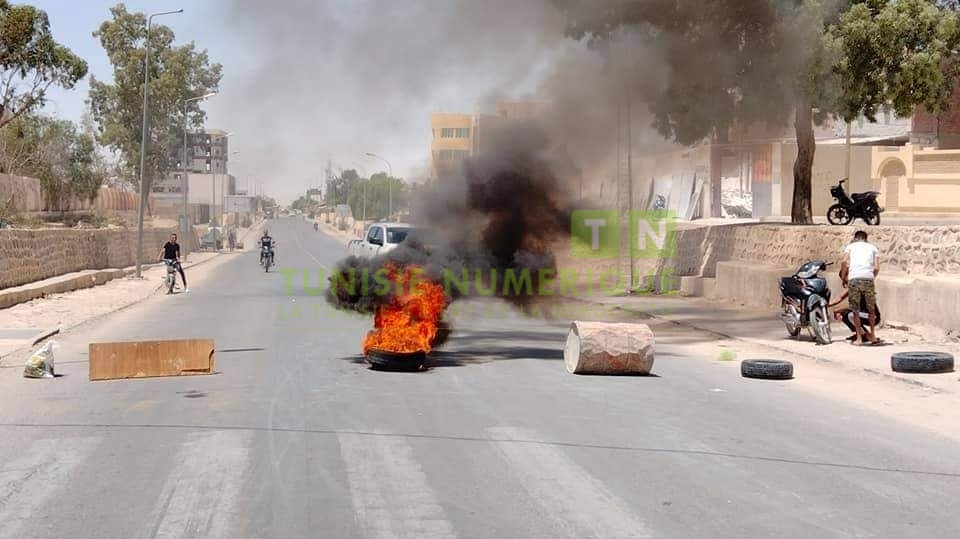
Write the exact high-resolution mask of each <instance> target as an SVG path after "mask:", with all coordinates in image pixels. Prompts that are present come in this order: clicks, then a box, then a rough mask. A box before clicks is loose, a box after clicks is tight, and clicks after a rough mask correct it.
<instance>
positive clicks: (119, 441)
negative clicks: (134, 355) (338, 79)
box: [0, 219, 960, 538]
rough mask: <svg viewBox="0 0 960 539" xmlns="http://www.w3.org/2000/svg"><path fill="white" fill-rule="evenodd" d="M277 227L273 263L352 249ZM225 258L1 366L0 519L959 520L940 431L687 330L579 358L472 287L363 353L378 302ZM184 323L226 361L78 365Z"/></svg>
mask: <svg viewBox="0 0 960 539" xmlns="http://www.w3.org/2000/svg"><path fill="white" fill-rule="evenodd" d="M271 233H272V235H273V236H274V237H275V238H276V239H277V240H278V242H279V250H278V265H279V267H281V268H294V269H297V270H304V269H306V270H311V271H314V272H315V271H316V269H318V267H321V266H325V267H327V268H329V267H330V266H332V265H333V263H334V262H335V260H336V259H337V258H338V257H339V256H340V254H341V253H342V252H343V248H342V246H341V245H340V244H338V243H337V242H335V241H334V240H332V239H330V238H327V237H325V236H323V235H321V234H319V233H317V232H314V231H313V230H312V228H311V227H310V226H309V225H308V224H307V223H304V222H302V221H297V220H293V219H289V220H284V221H275V222H273V223H272V224H271ZM231 256H234V257H235V258H234V259H233V260H230V261H229V262H226V263H224V264H222V265H220V266H218V267H217V268H215V271H214V272H212V274H211V275H208V276H203V277H198V278H196V279H192V280H191V283H190V284H191V289H192V292H191V293H190V294H186V295H177V296H174V297H169V296H158V297H155V298H152V299H150V300H148V301H147V302H145V303H142V304H140V305H138V306H136V307H133V308H131V309H129V310H127V311H124V312H122V313H118V314H116V315H113V316H111V317H109V318H106V319H103V320H100V321H98V322H96V323H94V324H91V325H89V326H87V327H84V328H81V329H79V330H76V331H72V332H70V333H69V334H67V335H64V336H63V339H62V340H61V344H62V346H63V347H62V349H60V350H58V351H57V370H58V371H59V373H61V374H62V375H63V376H62V377H60V378H57V379H54V380H26V379H23V378H21V377H20V374H21V369H20V368H19V367H16V368H5V369H3V370H2V372H0V418H2V421H0V538H13V537H16V538H24V537H70V538H87V537H89V538H114V537H115V538H134V537H225V538H238V537H278V538H292V537H331V538H341V537H343V538H351V537H369V538H386V537H419V538H445V537H478V538H480V537H483V538H486V537H518V538H519V537H537V538H557V537H570V538H586V537H602V538H621V537H710V538H728V537H729V538H743V537H778V538H785V537H797V538H801V537H803V538H809V537H818V538H822V537H891V538H893V537H896V538H901V537H960V517H958V516H957V514H956V512H955V510H954V503H955V502H954V500H956V499H957V497H958V496H960V463H958V461H957V460H956V458H955V455H956V452H957V449H958V447H957V444H956V443H954V442H952V441H949V440H948V439H945V438H939V437H937V436H935V435H933V434H931V433H929V432H928V431H920V430H919V429H914V428H912V427H910V426H908V425H905V424H902V423H898V422H894V421H892V420H890V419H887V418H885V417H881V416H879V415H875V414H873V413H871V412H867V411H865V410H862V409H859V408H856V407H852V406H850V405H848V404H842V403H841V401H839V400H828V399H825V398H823V397H820V396H814V395H813V394H811V393H809V392H807V391H805V390H804V389H803V387H802V386H801V385H799V384H797V383H796V382H795V381H793V382H763V381H748V380H745V379H741V378H740V377H739V375H738V371H737V369H736V367H735V366H734V365H729V364H728V365H722V364H719V363H717V362H716V361H713V358H705V357H696V356H695V355H691V354H690V353H689V352H688V351H687V349H686V348H685V347H684V346H682V345H679V344H678V345H672V346H671V345H667V346H659V347H658V355H657V359H656V364H655V366H654V371H655V373H656V375H657V376H655V377H642V378H635V377H587V376H573V375H569V374H567V373H566V371H565V370H564V368H563V365H562V360H561V346H562V343H563V339H564V334H565V329H564V327H565V323H564V322H563V321H554V322H550V323H547V322H545V321H542V320H536V319H531V318H521V317H517V316H515V315H509V316H506V317H502V318H501V317H499V316H497V315H494V316H493V317H486V316H484V315H482V314H483V313H486V307H485V306H484V305H479V304H476V305H475V307H476V309H473V310H472V311H471V312H472V313H473V316H472V317H467V315H466V314H463V315H462V316H461V319H460V320H459V322H458V329H457V333H456V334H455V336H454V337H453V338H452V339H451V341H450V343H449V345H448V346H447V348H446V350H445V351H443V352H439V353H437V354H436V357H435V360H434V361H435V363H434V368H432V369H430V370H429V371H427V372H423V373H415V374H406V373H381V372H376V371H371V370H368V369H367V368H366V366H365V365H363V364H362V363H361V362H360V358H359V356H358V349H359V345H360V340H361V338H362V336H363V334H364V332H365V331H366V330H367V329H368V328H369V327H370V321H369V320H367V319H362V318H348V317H343V316H339V315H337V316H331V315H330V314H328V311H327V310H326V309H325V308H324V304H323V303H322V300H320V299H319V298H318V297H316V296H311V295H309V294H308V293H306V292H305V291H304V288H303V286H302V278H301V279H299V282H297V280H295V281H294V286H292V289H291V291H290V292H289V293H288V292H287V291H286V290H285V278H284V276H283V275H281V274H280V273H270V274H264V272H263V271H262V270H261V269H260V268H259V267H258V265H257V260H256V254H255V253H252V252H251V253H244V254H238V255H231ZM188 278H190V276H189V275H188ZM311 279H312V280H311V283H312V284H313V285H316V283H317V280H316V275H315V274H314V275H313V276H312V278H311ZM294 306H298V307H299V309H300V315H301V316H300V317H299V318H294V317H293V316H294V312H295V311H294V309H293V307H294ZM187 337H213V338H214V339H216V343H217V348H218V350H220V352H219V353H218V355H217V370H218V372H217V374H215V375H212V376H200V377H189V378H175V379H150V380H127V381H109V382H96V383H93V382H89V381H88V380H87V377H86V374H87V364H86V362H85V360H86V347H87V345H88V344H89V342H91V341H111V340H127V339H141V338H143V339H148V338H149V339H156V338H187ZM945 413H952V411H946V412H945Z"/></svg>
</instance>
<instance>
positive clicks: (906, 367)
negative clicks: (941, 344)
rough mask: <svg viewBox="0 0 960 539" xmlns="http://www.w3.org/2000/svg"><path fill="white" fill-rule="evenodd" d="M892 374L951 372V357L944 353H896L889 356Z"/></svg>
mask: <svg viewBox="0 0 960 539" xmlns="http://www.w3.org/2000/svg"><path fill="white" fill-rule="evenodd" d="M890 368H891V369H893V371H894V372H911V373H941V372H953V356H952V355H951V354H947V353H945V352H897V353H895V354H893V355H891V356H890Z"/></svg>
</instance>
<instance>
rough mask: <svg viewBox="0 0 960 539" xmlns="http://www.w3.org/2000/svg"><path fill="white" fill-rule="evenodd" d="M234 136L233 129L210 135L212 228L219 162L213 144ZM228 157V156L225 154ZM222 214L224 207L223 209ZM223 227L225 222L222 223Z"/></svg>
mask: <svg viewBox="0 0 960 539" xmlns="http://www.w3.org/2000/svg"><path fill="white" fill-rule="evenodd" d="M232 136H233V131H231V132H229V133H227V134H226V135H214V136H211V137H210V175H211V176H210V228H213V227H214V221H213V220H214V218H216V216H217V211H216V210H217V166H216V165H217V162H216V159H215V158H214V155H213V146H214V143H216V141H218V140H220V139H225V138H229V137H232ZM224 159H226V156H224ZM221 215H222V209H221ZM220 226H221V228H222V227H223V223H220ZM213 246H214V248H216V246H217V238H216V234H214V237H213Z"/></svg>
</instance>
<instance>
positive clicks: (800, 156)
mask: <svg viewBox="0 0 960 539" xmlns="http://www.w3.org/2000/svg"><path fill="white" fill-rule="evenodd" d="M796 131H797V160H796V162H795V163H794V164H793V206H792V208H791V210H790V222H791V223H793V224H795V225H812V224H813V203H812V201H811V194H812V186H811V184H812V183H813V154H814V152H815V151H816V149H817V143H816V139H814V136H813V108H812V107H811V106H810V103H809V102H807V101H806V100H804V99H802V100H800V102H799V103H798V104H797V111H796Z"/></svg>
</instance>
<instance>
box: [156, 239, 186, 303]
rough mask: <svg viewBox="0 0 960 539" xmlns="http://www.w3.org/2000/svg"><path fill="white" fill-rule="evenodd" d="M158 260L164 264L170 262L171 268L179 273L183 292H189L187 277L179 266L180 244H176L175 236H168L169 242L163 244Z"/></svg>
mask: <svg viewBox="0 0 960 539" xmlns="http://www.w3.org/2000/svg"><path fill="white" fill-rule="evenodd" d="M160 260H162V261H164V262H166V261H168V260H169V261H171V262H172V263H173V267H175V268H176V269H177V271H178V272H180V279H181V280H182V281H183V291H184V292H189V291H190V289H189V288H187V276H186V275H184V274H183V266H181V265H180V244H179V243H177V235H176V234H170V241H168V242H167V243H164V244H163V249H162V250H161V252H160Z"/></svg>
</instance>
